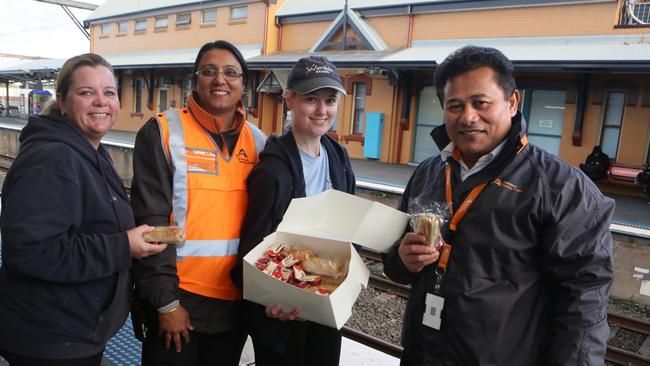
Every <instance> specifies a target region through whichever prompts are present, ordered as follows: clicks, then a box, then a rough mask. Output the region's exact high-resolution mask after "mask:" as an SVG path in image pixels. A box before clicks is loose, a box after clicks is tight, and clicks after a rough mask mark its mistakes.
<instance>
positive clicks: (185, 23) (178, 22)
mask: <svg viewBox="0 0 650 366" xmlns="http://www.w3.org/2000/svg"><path fill="white" fill-rule="evenodd" d="M185 17H187V21H184V20H183V21H182V22H181V19H185ZM190 24H192V13H190V12H187V13H179V14H176V22H174V25H176V27H187V26H189V25H190Z"/></svg>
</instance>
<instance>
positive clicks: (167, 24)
mask: <svg viewBox="0 0 650 366" xmlns="http://www.w3.org/2000/svg"><path fill="white" fill-rule="evenodd" d="M163 19H164V20H165V25H164V26H159V25H158V21H160V20H163ZM168 27H169V15H161V16H157V17H156V19H155V21H154V23H153V29H154V30H160V29H167V28H168Z"/></svg>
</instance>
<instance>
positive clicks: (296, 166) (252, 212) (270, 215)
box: [232, 131, 355, 352]
mask: <svg viewBox="0 0 650 366" xmlns="http://www.w3.org/2000/svg"><path fill="white" fill-rule="evenodd" d="M321 144H322V145H323V146H324V147H325V150H326V151H327V157H328V159H329V170H330V178H331V181H332V188H333V189H336V190H339V191H343V192H347V193H350V194H354V189H355V179H354V173H353V172H352V167H351V165H350V158H349V157H348V154H347V151H346V150H345V149H344V148H343V147H341V145H339V144H338V143H337V142H336V141H335V140H334V139H332V138H330V137H329V136H327V135H324V136H322V137H321ZM299 197H305V177H304V175H303V171H302V161H301V160H300V153H299V151H298V146H297V145H296V140H295V139H294V138H293V133H292V132H291V131H289V132H287V133H285V134H283V135H282V136H279V137H277V136H271V137H270V138H269V139H268V140H267V142H266V146H265V147H264V151H263V152H262V153H261V154H260V162H259V163H258V164H257V165H256V166H255V168H253V171H252V172H251V174H250V175H249V176H248V209H247V210H246V217H245V218H244V224H243V226H242V230H241V235H240V238H241V239H240V242H239V258H238V261H237V265H236V266H235V267H234V269H233V272H232V277H233V282H234V283H235V285H236V286H238V287H239V288H242V263H243V262H242V260H243V257H244V256H245V255H246V254H248V252H249V251H250V250H251V249H253V248H254V247H255V246H256V245H257V244H259V243H261V242H262V239H264V237H265V236H267V235H269V234H271V233H272V232H274V231H275V230H276V228H277V227H278V225H279V224H280V222H281V221H282V217H283V216H284V213H285V212H286V210H287V208H288V207H289V203H291V200H292V199H293V198H299ZM247 305H248V306H247V307H248V309H247V311H246V320H245V322H246V323H248V324H249V326H248V328H249V329H248V330H249V334H251V336H253V337H256V338H255V339H256V342H264V343H268V344H266V346H267V347H268V348H273V349H276V350H277V351H278V352H282V350H283V349H284V347H285V346H286V337H285V336H283V335H284V334H286V332H288V331H289V330H290V325H291V323H292V322H281V321H279V320H277V319H272V318H268V317H267V316H266V315H265V314H264V309H263V308H262V307H261V306H260V305H257V304H252V303H248V304H247Z"/></svg>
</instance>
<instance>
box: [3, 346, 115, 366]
mask: <svg viewBox="0 0 650 366" xmlns="http://www.w3.org/2000/svg"><path fill="white" fill-rule="evenodd" d="M103 354H104V351H101V352H99V353H98V354H96V355H93V356H90V357H84V358H69V359H49V358H48V359H44V358H31V357H26V356H21V355H17V354H15V353H12V352H9V351H5V350H2V349H0V355H2V357H4V359H5V360H7V362H9V366H100V365H101V364H102V355H103Z"/></svg>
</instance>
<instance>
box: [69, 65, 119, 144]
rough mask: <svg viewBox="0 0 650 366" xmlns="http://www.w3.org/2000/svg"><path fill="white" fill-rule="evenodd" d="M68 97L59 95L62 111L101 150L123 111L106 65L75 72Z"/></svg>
mask: <svg viewBox="0 0 650 366" xmlns="http://www.w3.org/2000/svg"><path fill="white" fill-rule="evenodd" d="M71 80H72V82H71V83H70V87H69V89H68V92H67V93H66V95H65V96H60V95H59V96H57V97H58V103H59V108H60V110H61V112H62V113H63V114H64V115H65V116H66V117H67V118H68V120H70V121H71V122H72V123H74V124H75V125H77V126H78V127H79V129H81V132H83V134H84V135H86V137H87V138H88V139H89V140H90V142H91V143H92V144H93V146H95V148H97V147H98V146H99V142H100V141H101V139H102V137H104V135H105V134H106V133H107V132H108V131H109V130H110V129H111V128H112V127H113V125H114V124H115V121H116V120H117V112H118V110H119V109H120V101H119V100H118V99H117V86H116V85H115V78H114V77H113V73H112V72H111V71H110V70H109V69H108V68H107V67H105V66H95V67H91V66H82V67H80V68H78V69H76V70H75V71H73V72H72V75H71Z"/></svg>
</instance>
